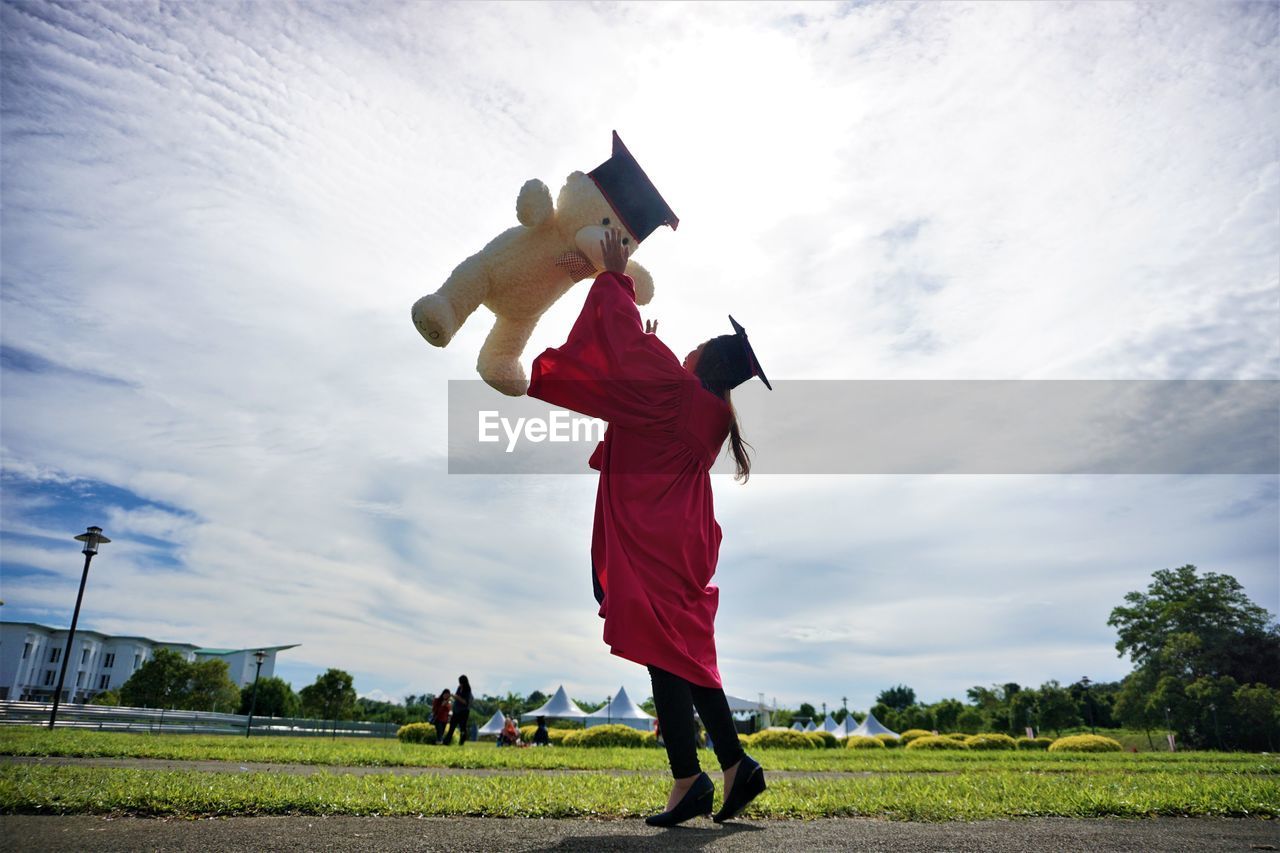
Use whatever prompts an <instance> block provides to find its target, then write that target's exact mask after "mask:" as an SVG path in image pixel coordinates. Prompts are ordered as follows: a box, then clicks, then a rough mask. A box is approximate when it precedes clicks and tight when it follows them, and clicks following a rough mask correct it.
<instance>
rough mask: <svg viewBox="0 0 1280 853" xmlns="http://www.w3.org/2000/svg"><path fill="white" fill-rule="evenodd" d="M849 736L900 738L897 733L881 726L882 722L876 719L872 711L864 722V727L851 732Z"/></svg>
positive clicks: (861, 726)
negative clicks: (889, 736)
mask: <svg viewBox="0 0 1280 853" xmlns="http://www.w3.org/2000/svg"><path fill="white" fill-rule="evenodd" d="M849 734H850V735H851V736H854V737H875V736H876V735H893V736H894V737H897V736H898V733H897V732H895V731H890V730H889V729H886V728H885V727H884V726H882V725H880V721H879V720H877V719H876V715H875V714H873V713H871V712H870V711H868V712H867V718H866V719H865V720H863V721H862V725H860V726H858V727H857V728H856V729H854V730H853V731H851V732H849Z"/></svg>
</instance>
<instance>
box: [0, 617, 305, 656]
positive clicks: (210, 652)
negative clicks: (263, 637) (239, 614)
mask: <svg viewBox="0 0 1280 853" xmlns="http://www.w3.org/2000/svg"><path fill="white" fill-rule="evenodd" d="M0 624H4V625H15V626H22V625H26V626H29V627H31V628H39V629H40V630H42V631H47V632H48V633H50V634H65V633H67V631H68V629H67V628H51V627H49V626H48V625H41V624H40V623H38V622H4V623H0ZM76 634H77V635H80V634H92V635H94V636H95V637H101V638H102V639H104V640H142V641H143V642H144V643H150V644H151V645H153V646H170V647H174V646H176V647H180V648H185V649H191V650H192V651H194V652H195V653H196V654H198V655H233V654H235V653H236V652H256V651H258V650H259V649H262V650H264V651H268V652H277V651H283V650H284V649H296V648H297V647H298V646H299V645H301V643H294V644H293V645H289V646H252V647H250V648H248V649H204V648H201V647H200V646H197V645H195V644H194V643H171V642H169V641H167V640H153V639H151V638H150V637H143V636H139V635H136V634H104V633H103V632H101V631H94V630H92V629H90V628H77V629H76Z"/></svg>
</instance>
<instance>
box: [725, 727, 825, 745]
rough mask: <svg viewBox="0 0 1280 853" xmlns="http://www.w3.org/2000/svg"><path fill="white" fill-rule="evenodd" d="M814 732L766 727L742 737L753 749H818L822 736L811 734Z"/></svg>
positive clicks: (745, 743)
mask: <svg viewBox="0 0 1280 853" xmlns="http://www.w3.org/2000/svg"><path fill="white" fill-rule="evenodd" d="M811 734H813V732H797V731H793V730H792V729H783V730H775V729H765V730H764V731H762V732H756V733H755V734H753V735H749V736H748V737H746V738H742V740H743V741H744V744H743V745H744V746H750V747H751V748H752V749H817V748H818V744H819V743H820V741H821V739H820V738H813V737H810V736H809V735H811Z"/></svg>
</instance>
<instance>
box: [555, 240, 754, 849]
mask: <svg viewBox="0 0 1280 853" xmlns="http://www.w3.org/2000/svg"><path fill="white" fill-rule="evenodd" d="M601 250H602V252H603V254H604V262H605V268H606V271H605V272H603V273H601V274H600V275H599V276H598V277H597V278H596V280H595V282H594V283H593V284H592V286H591V290H590V292H589V293H588V295H587V298H586V302H585V303H584V305H583V306H582V311H581V313H580V314H579V316H578V319H577V321H576V322H575V323H574V325H573V329H572V330H571V331H570V333H569V339H568V340H567V341H566V342H565V343H564V345H563V346H560V347H555V348H551V349H548V350H546V351H544V352H543V353H542V354H541V355H539V356H538V357H537V358H536V359H534V362H533V377H532V380H531V382H530V385H529V396H531V397H536V398H538V399H540V400H544V401H546V402H548V403H551V404H553V405H557V406H564V407H565V408H568V409H571V410H573V411H576V412H580V413H582V414H585V415H588V416H591V417H599V418H602V419H603V420H605V421H606V422H608V424H609V426H608V429H607V430H606V431H605V437H604V441H602V442H600V444H599V445H598V446H597V447H596V450H595V452H594V453H593V454H592V456H591V460H590V463H589V464H590V465H591V467H593V468H595V469H597V470H599V472H600V481H599V488H598V490H597V494H596V509H595V522H594V530H593V535H592V541H591V568H592V582H593V585H594V588H595V596H596V600H597V602H599V604H600V611H599V613H600V616H601V617H602V618H603V619H604V640H605V642H606V643H608V644H609V646H610V648H611V650H612V652H613V654H615V655H618V656H620V657H623V658H626V659H628V660H632V661H635V662H636V663H639V664H642V665H644V666H646V667H647V668H648V670H649V675H650V679H651V681H652V683H653V697H654V704H655V706H656V709H657V712H658V720H659V722H660V724H661V727H662V734H663V740H664V742H665V746H666V749H667V757H668V759H669V761H670V763H671V772H672V776H673V777H674V779H675V783H674V785H673V788H672V791H671V796H670V798H669V799H668V801H667V809H666V811H664V812H662V813H661V814H657V815H652V816H650V817H649V818H647V821H648V822H649V823H650V824H651V825H655V826H671V825H674V824H677V823H681V822H683V821H685V820H688V819H689V818H691V817H695V816H697V815H702V814H710V813H711V810H712V801H713V798H714V793H715V788H714V785H713V784H712V782H711V780H710V778H709V777H708V776H707V775H706V774H705V773H702V772H701V768H700V767H699V764H698V758H697V742H696V731H697V730H696V724H695V722H694V718H693V709H694V708H695V707H696V708H697V710H698V716H699V717H700V718H701V719H702V721H703V724H704V725H705V726H706V727H707V730H708V731H709V732H710V733H711V735H712V738H713V740H714V743H715V745H716V758H717V760H718V761H719V763H720V766H721V768H722V769H723V770H724V786H725V799H724V804H723V806H722V807H721V809H720V811H719V812H718V813H717V814H716V815H715V820H716V821H723V820H728V819H729V818H731V817H733V816H735V815H736V814H738V813H739V812H740V811H741V810H742V809H743V808H744V807H745V806H746V805H747V803H749V802H750V801H751V800H752V799H753V798H754V797H755V796H757V795H758V794H759V793H760V792H761V791H763V790H764V789H765V782H764V773H763V771H762V770H761V768H760V765H759V763H758V762H756V761H755V760H754V759H752V758H751V757H750V756H748V755H746V754H745V753H744V752H743V750H742V747H741V745H740V744H739V742H738V735H737V731H736V729H735V728H734V725H733V717H732V714H731V713H730V711H729V705H728V701H727V700H726V698H725V695H724V690H723V687H722V684H721V680H720V670H719V668H718V666H717V663H716V646H715V624H714V623H715V614H716V607H717V603H718V600H719V590H718V589H717V588H716V587H715V586H714V585H713V584H712V583H711V578H712V576H713V575H714V574H715V569H716V562H717V559H718V557H719V551H720V539H721V530H720V525H719V524H718V523H717V522H716V519H715V513H714V509H713V505H712V494H711V477H710V469H711V466H712V464H713V463H714V462H715V460H716V457H717V456H718V455H719V453H720V450H721V448H722V447H723V446H724V444H725V441H726V439H727V440H728V441H729V445H730V449H731V451H732V454H733V457H734V461H735V465H736V469H737V479H740V480H743V481H745V480H746V479H747V477H748V476H749V474H750V465H751V463H750V458H749V457H748V455H747V452H746V447H745V443H744V442H743V441H742V436H741V433H740V431H739V429H738V423H737V417H736V415H735V413H734V410H733V407H732V405H731V404H730V401H729V391H730V390H731V389H732V388H734V387H736V386H737V385H739V384H741V383H742V382H745V381H746V380H747V379H750V378H751V377H752V376H759V377H761V379H762V380H764V381H765V384H766V385H768V380H767V379H765V377H764V373H763V371H762V370H760V365H759V363H758V362H757V361H756V359H755V356H754V353H753V352H752V351H751V347H750V344H749V343H748V342H747V339H746V334H745V330H744V329H742V327H741V326H739V325H738V324H737V323H736V322H734V321H733V319H732V318H730V321H731V322H733V325H734V329H735V334H731V335H721V336H719V337H715V338H712V339H711V340H708V341H706V342H705V343H703V344H701V345H699V346H698V347H697V348H696V349H695V350H694V351H693V352H691V353H689V355H688V356H686V357H685V359H684V360H683V362H681V360H680V359H679V358H677V357H676V356H675V354H674V353H672V352H671V350H669V349H668V348H667V347H666V346H665V345H664V344H663V343H662V341H660V340H659V339H658V337H657V335H656V334H653V332H655V331H656V329H657V324H656V323H653V324H650V325H649V326H648V327H647V328H645V327H642V325H641V322H640V313H639V311H638V310H637V308H636V304H635V285H634V283H633V282H632V280H631V278H630V277H629V276H627V275H625V274H624V272H623V270H624V269H625V268H626V262H627V255H628V251H627V247H626V245H625V241H624V238H623V236H622V234H621V232H620V231H619V230H618V229H616V228H615V229H611V230H609V231H608V232H607V236H606V238H605V240H604V242H603V243H602V244H601ZM770 387H772V386H770Z"/></svg>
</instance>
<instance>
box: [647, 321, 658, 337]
mask: <svg viewBox="0 0 1280 853" xmlns="http://www.w3.org/2000/svg"><path fill="white" fill-rule="evenodd" d="M644 333H645V334H646V335H656V334H658V321H657V320H645V321H644Z"/></svg>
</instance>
